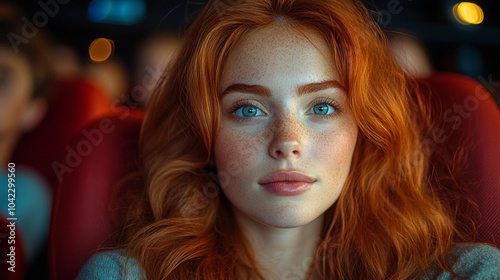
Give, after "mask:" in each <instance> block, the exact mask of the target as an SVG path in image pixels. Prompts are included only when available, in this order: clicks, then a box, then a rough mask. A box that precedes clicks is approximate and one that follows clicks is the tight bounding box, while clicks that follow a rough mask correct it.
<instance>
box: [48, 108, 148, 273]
mask: <svg viewBox="0 0 500 280" xmlns="http://www.w3.org/2000/svg"><path fill="white" fill-rule="evenodd" d="M124 112H125V111H124ZM127 115H128V116H126V115H123V114H115V115H114V116H109V117H104V118H102V119H100V120H96V121H94V122H92V123H91V124H89V125H88V126H87V127H85V128H84V129H83V130H82V132H81V133H80V134H78V135H77V136H76V137H75V138H74V139H73V140H72V141H71V143H70V144H69V147H70V149H69V150H73V151H75V152H76V153H77V154H74V155H73V156H74V159H75V162H78V164H77V166H74V167H71V171H68V172H65V173H63V174H62V181H61V184H60V185H59V187H58V189H57V192H56V197H55V201H54V206H53V212H52V222H51V229H50V236H49V263H50V275H51V279H63V280H65V279H75V277H76V276H77V274H78V272H79V271H80V268H81V267H82V265H83V264H84V263H85V262H86V261H87V260H88V259H89V258H90V256H91V255H92V254H94V253H95V252H96V249H97V248H99V247H101V246H106V244H110V243H112V242H113V240H112V239H111V238H110V235H111V233H112V232H113V226H112V225H113V222H112V218H111V217H110V209H109V205H108V202H109V201H110V198H111V196H112V195H116V193H114V192H113V186H114V184H115V183H116V182H117V181H118V180H119V179H120V178H122V177H123V176H124V175H126V174H127V173H128V172H129V171H130V170H134V169H135V167H136V165H135V164H136V155H137V139H138V135H139V130H140V125H141V122H142V115H141V113H140V111H138V110H133V112H130V114H128V113H127ZM68 154H69V153H68ZM63 158H65V156H64V157H63ZM77 158H80V160H77Z"/></svg>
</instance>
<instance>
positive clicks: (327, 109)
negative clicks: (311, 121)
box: [308, 104, 335, 115]
mask: <svg viewBox="0 0 500 280" xmlns="http://www.w3.org/2000/svg"><path fill="white" fill-rule="evenodd" d="M311 111H312V113H314V114H317V115H330V114H333V113H334V112H335V108H333V106H332V105H328V104H318V105H315V106H314V107H312V108H311V110H309V112H308V113H310V112H311Z"/></svg>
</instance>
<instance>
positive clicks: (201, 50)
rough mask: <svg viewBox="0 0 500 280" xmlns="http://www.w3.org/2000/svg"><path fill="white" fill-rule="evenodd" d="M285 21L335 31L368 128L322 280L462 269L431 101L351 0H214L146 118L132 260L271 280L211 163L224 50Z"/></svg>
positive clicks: (173, 273) (331, 38)
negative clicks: (452, 252) (431, 142)
mask: <svg viewBox="0 0 500 280" xmlns="http://www.w3.org/2000/svg"><path fill="white" fill-rule="evenodd" d="M278 18H279V20H280V21H283V20H285V21H287V22H288V23H289V24H291V25H292V26H294V27H296V28H303V27H307V28H312V29H314V30H317V31H318V32H320V34H321V35H322V36H323V38H324V40H325V41H326V42H327V44H328V46H329V48H330V50H331V53H332V55H333V57H334V58H335V65H334V67H336V69H337V70H338V72H339V73H340V78H341V82H342V84H343V85H344V87H345V90H346V93H347V96H348V100H349V105H350V106H351V108H352V111H353V114H354V116H355V118H356V121H357V125H358V127H359V131H360V137H359V138H358V142H357V144H356V149H355V152H354V156H353V162H352V167H351V172H350V174H349V176H348V179H347V181H346V183H345V186H344V188H343V191H342V193H341V195H340V197H339V199H338V201H337V202H336V203H335V204H334V205H333V206H332V207H331V208H330V209H329V210H328V211H327V213H326V215H325V223H324V229H323V232H322V242H321V243H320V244H319V246H318V249H317V253H316V258H315V259H314V265H313V266H312V269H315V270H316V272H317V273H318V274H319V275H320V276H321V277H322V278H323V279H407V278H417V277H421V276H423V275H425V274H426V273H427V272H429V271H430V269H431V268H432V267H433V265H436V264H437V265H438V266H439V267H441V268H444V269H447V270H449V264H447V263H446V261H445V257H446V254H447V252H448V251H449V249H450V248H451V246H453V245H454V240H455V238H456V230H455V227H454V219H453V218H452V215H450V214H449V213H451V211H449V207H448V206H447V205H446V204H444V203H443V202H442V200H441V199H440V198H439V196H438V195H436V194H435V191H433V186H432V184H431V182H432V180H430V179H429V177H430V176H429V174H430V173H431V172H430V171H429V154H428V153H426V150H425V146H424V145H423V137H424V135H425V133H426V131H427V130H428V128H429V127H430V125H431V119H430V112H429V110H428V109H427V106H426V102H425V99H424V97H423V95H421V94H419V92H420V90H419V89H418V84H417V83H416V82H415V80H413V79H412V78H411V77H408V76H407V75H406V74H405V73H404V72H403V70H401V68H400V67H399V66H398V65H397V64H396V62H395V61H394V59H393V58H392V56H391V55H390V53H389V52H388V49H387V46H386V43H385V37H384V35H383V32H382V31H381V30H380V28H379V27H378V25H377V24H376V23H375V22H374V21H373V18H372V17H371V15H370V13H369V12H368V11H367V9H366V8H365V7H364V6H363V4H361V3H360V2H358V1H344V0H227V1H222V0H211V1H210V2H209V3H208V4H207V5H206V7H205V8H204V9H203V10H202V11H201V13H200V14H199V15H198V16H197V18H196V19H195V21H194V23H193V24H192V25H191V26H190V28H189V30H188V32H187V34H186V37H185V39H184V42H183V45H182V48H181V53H180V54H179V56H178V58H177V59H176V60H175V62H174V64H173V65H172V69H171V70H170V71H169V73H171V74H170V75H169V76H168V77H164V79H163V82H162V83H161V85H159V87H158V89H157V91H156V95H155V96H154V97H153V100H152V102H151V103H150V104H151V106H150V108H149V109H148V111H147V114H146V117H145V120H144V124H143V127H142V133H141V139H140V149H141V151H140V153H141V161H142V165H141V170H140V174H141V175H140V176H141V177H140V178H141V184H142V185H143V186H144V187H143V188H141V190H142V191H141V192H140V193H138V194H137V196H136V197H135V203H134V204H133V206H132V207H131V208H130V211H129V212H130V213H129V217H128V222H127V223H128V225H127V227H126V248H127V252H128V255H129V257H133V258H135V259H136V260H137V261H138V263H139V265H140V267H141V269H142V271H143V273H144V274H145V276H147V278H148V279H235V278H238V279H244V278H251V277H254V276H255V275H257V277H260V278H262V275H261V274H260V273H259V271H258V268H257V265H256V261H255V259H254V256H253V253H252V249H251V247H250V246H249V243H248V241H247V240H246V239H245V238H244V236H243V234H242V232H240V229H239V228H238V227H237V226H236V223H235V222H234V218H233V216H232V213H231V211H230V207H229V202H228V200H227V199H226V198H225V197H224V195H223V194H222V192H218V189H217V185H216V183H215V182H216V180H214V179H216V177H217V176H216V174H214V173H213V172H212V171H211V170H210V169H209V168H208V164H209V162H210V159H211V157H212V156H213V155H212V153H213V146H214V140H215V139H216V133H217V131H218V124H219V113H220V112H219V111H220V108H219V94H218V93H219V90H220V88H219V87H220V84H219V82H220V77H221V75H222V70H223V67H224V65H225V61H226V59H227V58H228V56H229V54H230V53H231V51H232V49H233V48H234V46H235V44H236V43H237V42H238V40H239V38H241V37H242V36H243V35H245V34H247V33H248V32H250V31H251V30H253V29H255V28H258V27H263V26H266V25H270V24H273V23H274V22H275V21H276V20H277V19H278ZM312 269H311V270H312Z"/></svg>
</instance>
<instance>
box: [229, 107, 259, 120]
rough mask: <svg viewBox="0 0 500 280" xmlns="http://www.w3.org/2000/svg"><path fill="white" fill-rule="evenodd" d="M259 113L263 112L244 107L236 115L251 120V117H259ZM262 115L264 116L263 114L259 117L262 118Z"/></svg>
mask: <svg viewBox="0 0 500 280" xmlns="http://www.w3.org/2000/svg"><path fill="white" fill-rule="evenodd" d="M258 112H261V111H260V110H259V109H257V107H253V106H244V107H240V108H239V109H238V110H236V111H235V112H234V113H235V114H236V115H238V116H240V117H244V118H249V117H255V116H257V113H258ZM262 115H264V114H263V113H262V112H261V113H260V114H259V115H258V116H262Z"/></svg>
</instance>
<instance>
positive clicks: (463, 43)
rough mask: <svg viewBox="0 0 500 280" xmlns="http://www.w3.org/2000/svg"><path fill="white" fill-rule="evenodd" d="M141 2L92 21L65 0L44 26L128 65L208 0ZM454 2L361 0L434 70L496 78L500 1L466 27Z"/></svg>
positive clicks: (34, 7)
mask: <svg viewBox="0 0 500 280" xmlns="http://www.w3.org/2000/svg"><path fill="white" fill-rule="evenodd" d="M41 1H42V2H48V1H56V0H41ZM65 1H67V0H65ZM144 1H145V3H146V13H145V16H144V17H143V18H142V20H140V21H139V22H138V23H137V24H135V25H118V24H104V23H95V22H91V21H90V20H89V18H88V16H87V8H88V6H89V3H91V2H92V1H90V0H86V1H81V0H69V1H68V3H67V4H61V5H59V8H60V10H59V12H58V13H57V14H56V15H55V16H54V17H51V18H50V19H49V23H48V26H47V28H48V29H49V30H50V32H51V33H52V35H53V37H54V38H55V39H56V40H57V41H58V42H60V43H64V44H67V45H70V46H72V47H74V48H75V49H77V50H78V51H79V53H80V54H81V57H82V59H83V60H84V61H85V60H88V47H89V45H90V43H91V42H92V41H93V40H94V39H96V38H99V37H105V38H109V39H112V40H113V41H114V42H115V54H114V55H115V56H119V57H120V58H122V59H123V60H124V61H125V62H126V64H127V65H128V66H129V67H131V66H132V63H133V56H134V52H135V50H136V47H137V44H138V43H139V42H140V41H141V39H143V38H144V37H145V36H147V35H149V34H151V33H153V32H155V31H158V30H170V31H172V32H174V33H177V34H182V33H183V31H184V30H185V29H186V28H187V26H189V23H190V22H191V21H192V20H193V18H194V17H195V16H196V14H197V11H199V9H200V8H202V7H203V6H204V5H205V4H206V3H207V2H208V1H207V0H198V1H186V0H144ZM38 2H39V1H16V4H18V5H20V6H22V7H23V8H24V10H25V12H26V14H27V15H28V18H29V19H31V18H32V16H33V14H34V13H36V12H38V11H40V10H41V7H40V5H39V4H38ZM61 2H64V1H62V0H61ZM458 2H460V1H454V0H373V1H364V3H365V4H366V6H367V7H368V8H369V9H370V10H378V11H380V12H383V11H385V12H386V13H385V15H387V14H390V17H383V18H380V20H379V24H380V25H381V26H382V27H383V28H384V29H385V30H387V31H388V32H394V31H403V32H406V33H410V34H412V35H415V36H416V37H417V38H419V39H420V40H421V41H422V42H423V43H424V45H425V47H426V49H427V51H428V53H429V56H430V58H431V61H432V65H433V67H434V70H436V71H451V72H457V73H462V74H465V75H468V76H470V77H472V78H475V79H479V80H480V81H481V80H482V79H481V78H480V77H482V78H484V80H486V81H488V80H490V81H491V80H493V81H498V82H500V1H493V0H490V1H486V0H475V1H474V3H476V4H478V5H479V6H480V7H481V8H482V9H483V11H484V15H485V16H484V21H483V23H481V24H479V25H469V26H465V25H462V24H459V23H458V22H457V21H456V20H455V19H454V18H453V16H452V7H453V5H454V4H456V3H458ZM391 5H395V6H396V7H398V10H400V12H399V13H392V14H391V13H390V12H389V11H391V9H390V7H391ZM392 11H394V10H392ZM387 12H389V13H387ZM383 14H384V13H383ZM490 75H491V78H489V76H490ZM490 91H492V92H491V93H492V95H493V96H494V98H495V99H496V100H497V101H499V100H500V86H496V87H495V88H494V89H493V90H491V87H490Z"/></svg>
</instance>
